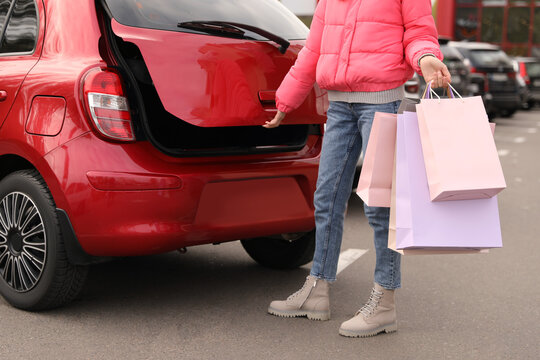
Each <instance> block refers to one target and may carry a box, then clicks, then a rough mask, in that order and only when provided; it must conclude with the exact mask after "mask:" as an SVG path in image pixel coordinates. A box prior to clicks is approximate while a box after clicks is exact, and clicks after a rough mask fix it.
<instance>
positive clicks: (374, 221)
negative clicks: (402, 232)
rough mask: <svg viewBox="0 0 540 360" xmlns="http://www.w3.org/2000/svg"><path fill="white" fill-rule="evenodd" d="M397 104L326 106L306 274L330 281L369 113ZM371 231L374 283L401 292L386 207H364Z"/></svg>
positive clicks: (336, 103) (334, 103)
mask: <svg viewBox="0 0 540 360" xmlns="http://www.w3.org/2000/svg"><path fill="white" fill-rule="evenodd" d="M399 105H400V101H395V102H391V103H387V104H363V103H352V104H350V103H346V102H339V101H332V102H330V107H329V109H328V120H327V123H326V132H325V134H324V139H323V147H322V153H321V160H320V165H319V177H318V179H317V191H316V192H315V198H314V202H315V224H316V247H315V256H314V259H313V266H312V268H311V275H313V276H315V277H317V278H320V279H325V280H328V281H334V280H336V271H337V263H338V258H339V253H340V248H341V239H342V235H343V220H344V218H345V209H346V206H347V202H348V200H349V197H350V195H351V189H352V187H353V178H354V172H355V169H356V164H357V162H358V158H359V157H360V152H361V151H365V149H366V146H367V142H368V138H369V133H370V131H371V125H372V123H373V116H374V114H375V112H377V111H379V112H386V113H394V114H395V113H397V110H398V108H399ZM364 212H365V214H366V216H367V218H368V222H369V224H370V226H371V227H372V228H373V231H374V242H375V252H376V265H375V278H374V280H375V282H376V283H378V284H379V285H381V286H382V287H383V288H386V289H396V288H399V287H401V269H400V268H401V255H400V254H398V253H397V252H395V251H392V250H390V249H388V247H387V246H388V223H389V217H390V214H389V213H390V211H389V209H388V208H381V207H370V206H366V205H364Z"/></svg>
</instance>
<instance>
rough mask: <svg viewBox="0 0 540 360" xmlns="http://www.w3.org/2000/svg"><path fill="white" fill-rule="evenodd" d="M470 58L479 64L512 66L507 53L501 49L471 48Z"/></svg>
mask: <svg viewBox="0 0 540 360" xmlns="http://www.w3.org/2000/svg"><path fill="white" fill-rule="evenodd" d="M471 58H472V60H473V62H474V63H475V64H478V65H480V66H513V65H512V61H511V60H510V58H509V57H508V55H506V53H505V52H504V51H502V50H472V51H471Z"/></svg>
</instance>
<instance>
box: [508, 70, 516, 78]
mask: <svg viewBox="0 0 540 360" xmlns="http://www.w3.org/2000/svg"><path fill="white" fill-rule="evenodd" d="M508 78H510V79H515V78H516V73H515V72H514V71H511V72H509V73H508Z"/></svg>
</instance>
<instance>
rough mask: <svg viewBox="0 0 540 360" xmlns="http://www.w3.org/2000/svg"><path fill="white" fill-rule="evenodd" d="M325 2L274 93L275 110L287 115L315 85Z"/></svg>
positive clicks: (314, 17) (322, 0)
mask: <svg viewBox="0 0 540 360" xmlns="http://www.w3.org/2000/svg"><path fill="white" fill-rule="evenodd" d="M326 2H327V0H321V1H319V4H318V5H317V9H316V10H315V14H314V16H313V21H312V23H311V28H310V30H309V35H308V38H307V40H306V46H304V47H303V48H302V50H300V53H299V54H298V58H297V59H296V62H295V63H294V65H293V66H292V67H291V69H290V70H289V72H288V73H287V75H286V76H285V78H284V79H283V81H282V82H281V85H280V86H279V88H278V90H277V92H276V105H277V108H278V110H280V111H283V112H284V113H289V112H291V111H292V110H294V109H296V108H298V107H299V106H300V105H301V104H302V102H303V101H304V100H305V99H306V97H307V95H308V94H309V92H310V91H311V89H312V88H313V85H314V84H315V74H316V70H317V62H318V60H319V55H320V48H321V38H322V33H323V28H324V12H325V9H326Z"/></svg>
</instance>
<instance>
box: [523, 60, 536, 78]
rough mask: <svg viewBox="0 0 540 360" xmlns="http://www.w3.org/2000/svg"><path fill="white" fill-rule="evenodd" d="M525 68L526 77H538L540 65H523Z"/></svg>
mask: <svg viewBox="0 0 540 360" xmlns="http://www.w3.org/2000/svg"><path fill="white" fill-rule="evenodd" d="M525 67H526V68H527V75H529V76H533V77H540V63H525Z"/></svg>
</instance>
